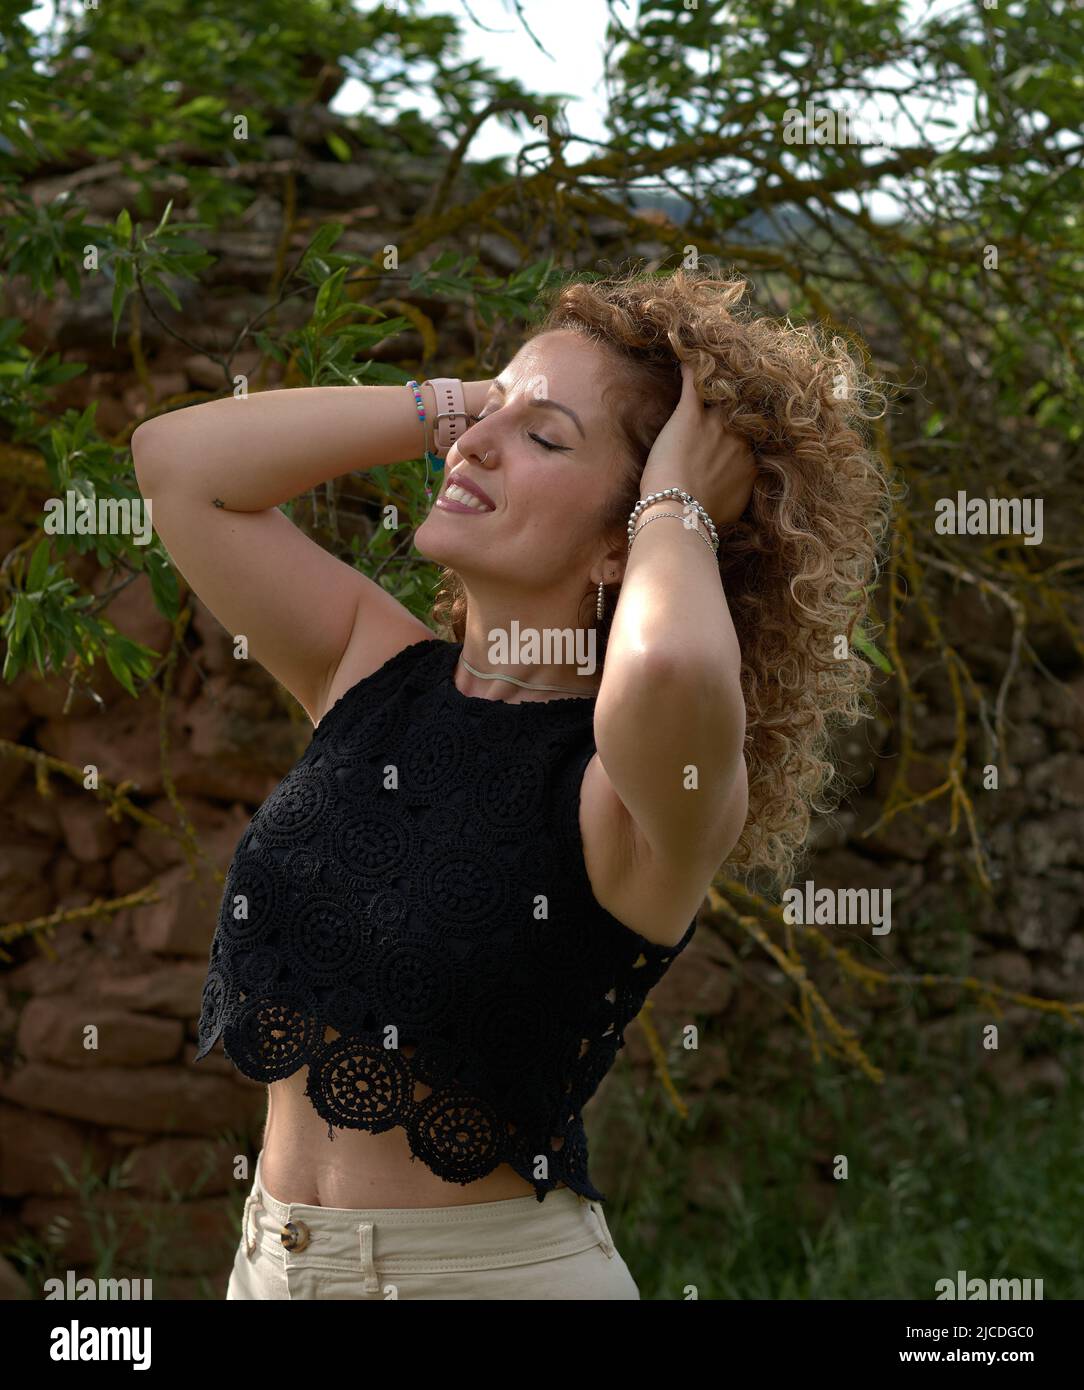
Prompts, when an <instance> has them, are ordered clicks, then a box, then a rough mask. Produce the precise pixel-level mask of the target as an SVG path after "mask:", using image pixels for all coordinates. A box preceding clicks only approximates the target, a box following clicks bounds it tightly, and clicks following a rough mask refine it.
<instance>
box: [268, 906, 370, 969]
mask: <svg viewBox="0 0 1084 1390" xmlns="http://www.w3.org/2000/svg"><path fill="white" fill-rule="evenodd" d="M360 916H361V912H360V909H358V910H354V909H353V906H352V904H351V903H350V902H349V900H347V901H343V900H342V899H339V900H336V899H334V898H312V899H310V900H309V902H307V903H306V904H305V906H304V907H302V908H300V909H299V911H298V914H297V916H296V917H295V918H294V920H293V922H292V924H291V927H290V933H289V940H288V942H287V943H285V945H286V949H287V950H288V951H289V953H290V961H289V964H290V969H291V973H292V974H294V975H296V976H299V977H300V978H302V979H308V980H310V981H313V982H314V983H316V984H334V983H335V982H336V981H337V980H341V979H342V978H343V976H345V975H349V974H350V973H351V972H352V971H354V970H356V969H357V967H358V965H359V963H360V961H361V959H362V956H363V955H364V951H365V945H364V941H363V939H362V936H361V933H360V932H359V930H358V921H359V918H360Z"/></svg>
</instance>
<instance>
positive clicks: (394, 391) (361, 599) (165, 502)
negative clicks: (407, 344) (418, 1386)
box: [132, 382, 488, 723]
mask: <svg viewBox="0 0 1084 1390" xmlns="http://www.w3.org/2000/svg"><path fill="white" fill-rule="evenodd" d="M486 389H488V382H465V383H464V393H465V396H466V404H467V409H468V410H471V409H476V408H477V406H476V405H475V404H474V402H475V396H476V393H478V392H480V393H481V395H482V396H484V394H485V390H486ZM421 391H422V397H423V400H424V402H425V406H426V414H427V417H428V418H429V419H430V420H431V419H432V417H433V413H434V411H435V402H434V398H433V390H432V387H430V386H429V385H423V386H422V388H421ZM423 447H424V446H423V442H422V428H421V423H420V421H419V419H418V415H417V411H416V409H415V405H414V398H413V396H412V394H411V392H410V391H409V390H407V389H406V388H405V387H402V386H316V387H308V388H299V389H296V390H280V391H264V392H258V393H255V394H253V395H250V396H248V397H246V398H234V397H229V398H225V399H222V400H217V401H207V402H205V403H203V404H201V405H195V406H188V407H187V408H185V409H183V410H178V411H174V412H172V413H171V414H168V415H163V416H159V417H157V418H155V419H153V420H149V421H147V422H145V423H144V424H142V425H140V426H139V428H138V429H137V430H136V431H135V433H134V434H133V436H132V457H133V459H134V462H135V472H136V478H137V480H138V482H139V488H140V491H141V492H142V494H143V496H144V497H145V498H146V499H147V500H148V501H149V502H150V503H151V519H152V521H153V524H154V529H155V530H156V531H157V533H158V535H159V537H160V538H161V540H162V544H163V545H164V546H165V548H166V550H167V551H168V552H169V555H170V558H171V559H172V560H173V562H174V564H175V565H176V567H177V569H178V570H180V572H181V573H182V574H183V575H184V577H185V579H186V580H187V581H188V583H189V584H190V585H191V587H192V589H193V590H194V591H195V593H196V594H198V595H199V597H200V598H201V599H202V601H203V602H204V603H205V604H206V605H207V607H208V608H209V609H210V611H211V612H212V613H213V614H214V615H215V617H216V618H217V619H218V621H219V622H220V623H221V624H222V625H223V627H224V628H225V629H226V630H227V632H229V633H230V634H231V635H232V636H238V635H241V634H243V635H244V636H245V637H246V638H247V640H248V651H249V655H250V657H251V658H252V659H253V660H256V661H258V662H259V663H260V664H261V665H262V666H264V667H265V668H266V669H267V670H268V671H270V672H271V674H272V675H273V676H274V677H275V678H276V680H278V681H280V682H281V683H282V684H283V685H284V686H285V687H286V689H287V690H289V691H290V692H291V694H293V695H294V696H295V697H296V699H297V700H298V701H299V702H300V703H301V705H302V706H303V707H304V708H305V710H306V711H307V713H308V715H309V717H310V718H311V719H312V720H313V722H314V723H317V722H319V720H320V718H321V717H322V715H323V712H324V708H325V703H326V699H327V692H328V690H329V688H330V686H331V684H332V682H333V681H334V678H335V674H336V672H337V670H338V667H339V662H340V660H341V658H342V656H343V653H344V652H345V651H346V649H347V647H348V646H350V647H351V658H352V662H353V663H354V664H355V665H357V666H359V667H360V668H361V669H362V670H363V671H375V670H376V669H377V668H378V667H379V666H380V665H381V664H382V663H383V662H384V661H386V660H387V659H388V657H390V656H392V655H394V654H395V652H397V651H399V650H400V648H402V647H404V646H407V645H409V644H410V643H411V642H416V641H419V640H421V639H422V638H425V637H428V636H430V635H431V634H430V632H429V629H428V628H427V627H426V626H425V624H424V623H422V622H420V621H419V620H418V619H417V618H415V617H414V616H413V614H411V613H410V612H409V611H408V610H407V609H406V608H404V607H403V605H402V604H400V603H399V602H398V601H397V600H395V599H394V598H392V596H391V595H390V594H388V593H387V592H386V591H385V590H384V589H382V588H381V587H380V585H379V584H375V583H373V581H372V580H370V579H367V578H366V577H365V576H364V575H362V574H360V573H358V571H357V570H355V569H354V568H353V567H352V566H351V565H349V564H346V563H345V562H343V561H341V560H338V559H336V558H335V557H334V556H333V555H330V554H329V553H328V552H327V551H326V550H324V549H323V547H322V546H320V545H318V544H317V543H316V542H315V541H313V540H311V539H310V538H309V537H308V536H306V535H305V534H304V532H302V531H301V530H299V529H298V527H296V526H295V525H294V524H293V523H292V522H291V521H290V520H289V519H288V518H287V517H286V516H285V515H284V514H283V513H282V512H280V511H279V510H278V506H279V504H280V503H282V502H286V501H289V500H290V499H291V498H293V497H296V496H297V495H298V494H299V493H302V492H304V491H305V490H306V489H308V488H311V487H314V486H315V485H316V484H318V483H322V482H326V481H327V480H328V479H330V478H335V477H338V476H340V475H341V474H343V473H347V472H351V471H357V470H364V469H369V468H376V467H379V466H381V465H390V464H394V463H398V462H400V461H402V460H404V459H409V458H417V457H420V456H421V454H422V452H423ZM359 650H360V652H361V653H362V655H363V659H362V660H361V661H360V662H359V661H358V653H359Z"/></svg>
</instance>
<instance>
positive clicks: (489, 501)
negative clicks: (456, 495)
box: [444, 469, 497, 511]
mask: <svg viewBox="0 0 1084 1390" xmlns="http://www.w3.org/2000/svg"><path fill="white" fill-rule="evenodd" d="M453 487H461V488H462V489H463V491H464V492H469V493H470V495H471V496H472V497H477V499H478V500H479V502H484V503H485V504H486V506H487V507H489V508H491V510H493V511H496V509H497V504H496V502H494V500H493V498H492V497H490V495H489V493H488V492H486V491H484V489H482V488H480V487H479V486H478V484H477V483H475V482H472V480H471V479H470V478H467V477H465V476H464V475H463V474H462V473H461V472H460V471H459V470H458V469H457V470H456V471H455V472H454V473H452V474H451V475H450V476H449V478H448V482H447V484H446V485H445V488H444V491H445V494H447V492H448V491H449V489H451V488H453Z"/></svg>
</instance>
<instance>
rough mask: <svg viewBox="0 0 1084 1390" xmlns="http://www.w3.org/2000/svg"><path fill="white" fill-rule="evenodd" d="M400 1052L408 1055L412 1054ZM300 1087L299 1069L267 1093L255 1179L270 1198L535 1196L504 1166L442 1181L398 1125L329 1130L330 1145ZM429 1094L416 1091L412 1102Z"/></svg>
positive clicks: (345, 1202)
mask: <svg viewBox="0 0 1084 1390" xmlns="http://www.w3.org/2000/svg"><path fill="white" fill-rule="evenodd" d="M404 1051H405V1052H406V1055H408V1056H409V1055H410V1052H412V1051H413V1049H410V1050H407V1049H404ZM307 1082H308V1068H307V1067H303V1068H301V1070H300V1071H296V1072H295V1073H294V1074H293V1076H289V1077H287V1078H286V1079H285V1080H284V1081H275V1082H272V1083H271V1085H270V1086H268V1088H267V1124H266V1127H265V1129H264V1136H263V1149H262V1152H261V1155H260V1174H261V1176H262V1178H263V1183H264V1187H265V1188H266V1189H267V1192H268V1194H269V1195H270V1196H272V1197H274V1198H275V1199H276V1200H277V1201H280V1202H287V1203H298V1204H301V1205H304V1206H321V1207H344V1208H347V1209H349V1210H354V1209H375V1208H386V1207H455V1206H469V1205H471V1204H472V1203H475V1202H501V1201H506V1200H508V1199H510V1198H513V1197H534V1196H535V1190H534V1188H533V1187H532V1185H531V1184H530V1183H529V1182H527V1181H526V1179H524V1178H522V1177H520V1175H519V1174H518V1173H517V1172H516V1171H515V1169H514V1168H512V1167H510V1166H509V1165H508V1164H507V1163H502V1164H501V1165H500V1166H499V1167H498V1168H495V1169H494V1170H493V1172H492V1173H487V1174H486V1176H485V1177H484V1178H478V1179H477V1180H476V1181H475V1182H471V1183H465V1184H463V1183H455V1182H446V1181H445V1180H444V1179H443V1178H441V1177H438V1176H437V1174H436V1173H434V1172H432V1171H431V1170H430V1169H429V1168H427V1167H426V1166H425V1164H424V1163H423V1162H422V1161H421V1159H415V1158H413V1155H412V1154H411V1152H410V1144H409V1142H408V1140H407V1136H406V1132H405V1131H404V1130H403V1129H402V1128H401V1127H400V1126H396V1127H395V1128H394V1129H389V1130H385V1131H384V1132H383V1133H381V1134H370V1133H368V1132H367V1131H365V1130H357V1129H339V1128H338V1127H336V1129H335V1137H334V1139H333V1140H329V1139H328V1127H327V1121H326V1120H322V1119H321V1118H320V1116H319V1115H318V1114H317V1113H316V1111H315V1110H314V1109H313V1106H312V1102H311V1101H310V1100H309V1098H308V1097H307V1096H306V1095H305V1087H306V1085H307ZM428 1094H429V1091H428V1088H425V1087H419V1093H418V1097H417V1098H418V1099H424V1098H425V1096H426V1095H428ZM557 1147H559V1145H557ZM558 1186H560V1187H563V1186H564V1184H563V1183H559V1184H558Z"/></svg>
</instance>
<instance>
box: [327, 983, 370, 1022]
mask: <svg viewBox="0 0 1084 1390" xmlns="http://www.w3.org/2000/svg"><path fill="white" fill-rule="evenodd" d="M369 1003H370V999H369V994H368V992H367V991H365V990H363V989H359V988H357V987H356V986H354V985H340V986H339V987H338V989H335V990H333V991H332V992H331V994H329V995H328V997H327V999H325V1001H324V1004H323V1008H322V1009H321V1013H322V1014H323V1017H324V1019H325V1020H326V1021H327V1024H328V1026H329V1027H331V1028H334V1029H335V1031H336V1033H349V1032H350V1031H351V1030H352V1029H354V1028H356V1027H357V1022H358V1019H359V1018H363V1017H364V1016H365V1013H366V1012H367V1010H368V1008H369Z"/></svg>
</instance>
